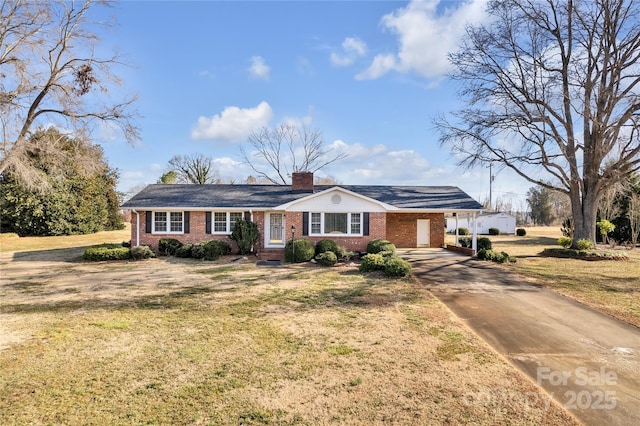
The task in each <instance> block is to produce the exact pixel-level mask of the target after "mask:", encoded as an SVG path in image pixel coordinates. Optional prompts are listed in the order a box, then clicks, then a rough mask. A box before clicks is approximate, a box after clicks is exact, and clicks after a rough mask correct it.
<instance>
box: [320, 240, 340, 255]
mask: <svg viewBox="0 0 640 426" xmlns="http://www.w3.org/2000/svg"><path fill="white" fill-rule="evenodd" d="M337 247H338V243H336V242H335V241H333V240H320V241H318V242H317V243H316V255H318V254H320V253H324V252H326V251H331V252H333V253H335V252H336V249H337Z"/></svg>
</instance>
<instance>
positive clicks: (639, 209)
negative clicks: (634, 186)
mask: <svg viewBox="0 0 640 426" xmlns="http://www.w3.org/2000/svg"><path fill="white" fill-rule="evenodd" d="M628 214H629V227H630V228H631V243H632V245H633V247H634V248H635V246H636V244H637V243H638V236H640V192H635V191H632V192H631V195H630V196H629V208H628Z"/></svg>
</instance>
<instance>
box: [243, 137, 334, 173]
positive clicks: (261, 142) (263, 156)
mask: <svg viewBox="0 0 640 426" xmlns="http://www.w3.org/2000/svg"><path fill="white" fill-rule="evenodd" d="M248 142H249V145H251V147H252V149H253V151H252V152H250V153H249V152H247V151H246V150H245V149H244V148H243V147H241V149H240V153H241V155H242V158H243V159H244V161H245V162H246V163H247V164H249V166H250V167H251V168H252V169H253V171H254V172H255V173H256V174H257V175H258V177H263V178H265V179H268V180H269V182H271V183H274V184H276V185H287V184H289V183H290V175H291V173H293V172H302V171H304V172H316V171H318V170H320V169H322V168H323V167H325V166H327V165H329V164H331V163H333V162H335V161H338V160H341V159H343V158H346V157H347V155H346V154H340V153H339V154H335V155H332V156H330V155H329V153H330V149H328V148H326V147H325V145H324V141H323V139H322V134H321V133H320V132H319V131H317V130H312V129H308V128H307V127H302V128H300V127H298V126H294V125H291V124H282V125H280V126H278V127H276V128H274V129H270V128H268V127H263V128H261V129H260V130H258V131H257V132H254V133H252V134H251V135H250V136H249V141H248ZM256 158H257V159H258V161H255V160H254V159H256ZM261 161H264V162H266V165H265V166H264V167H263V166H262V165H261V164H260V162H261Z"/></svg>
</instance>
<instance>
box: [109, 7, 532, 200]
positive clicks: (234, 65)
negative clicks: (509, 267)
mask: <svg viewBox="0 0 640 426" xmlns="http://www.w3.org/2000/svg"><path fill="white" fill-rule="evenodd" d="M484 5H486V1H484V0H480V1H478V0H475V1H468V2H458V1H455V2H454V1H448V2H438V1H420V2H401V1H349V2H341V1H321V2H320V1H318V2H306V1H282V2H274V1H260V2H245V1H236V2H219V1H199V2H158V1H156V2H142V1H140V2H130V1H126V2H122V3H119V4H117V5H116V6H115V7H114V8H112V9H110V10H109V11H108V13H110V14H112V15H114V16H115V18H116V19H117V21H118V25H117V26H115V27H114V29H113V31H111V32H110V33H108V34H106V35H105V36H104V37H103V43H104V45H105V46H108V47H113V48H116V49H117V50H118V51H119V52H121V53H122V54H123V55H124V58H125V60H126V62H128V63H129V64H131V67H130V68H127V69H124V70H121V72H120V71H119V72H120V75H121V77H122V78H123V80H124V89H125V90H126V91H127V92H129V93H136V94H138V96H139V101H138V104H137V109H138V111H139V113H140V114H141V116H142V117H141V118H140V120H139V125H140V127H141V130H142V141H141V142H140V143H139V144H137V145H136V146H133V147H132V146H131V145H128V144H127V143H126V142H125V141H124V139H122V140H121V139H120V138H118V137H105V138H104V140H102V141H99V142H101V143H102V145H103V147H104V148H105V153H106V156H107V159H108V161H109V163H110V164H111V166H112V167H115V168H117V169H119V170H120V173H121V178H120V183H119V189H120V190H121V191H124V192H126V191H129V190H130V189H131V188H132V187H135V186H137V185H141V184H149V183H155V182H156V181H157V179H158V178H159V177H160V176H161V175H162V173H163V172H165V171H166V170H167V163H168V161H169V159H170V158H171V157H172V156H174V155H178V154H179V155H188V154H196V153H202V154H204V155H207V156H211V157H213V158H215V159H216V166H217V167H218V171H219V173H220V175H221V176H222V177H223V178H227V179H229V178H232V179H235V180H236V181H237V182H241V181H243V180H244V179H246V177H247V176H249V175H250V174H252V172H251V170H250V168H249V167H248V166H247V165H245V164H242V160H241V157H240V146H241V145H242V144H243V143H246V138H247V135H248V134H250V133H251V132H252V131H255V130H257V129H258V128H260V127H262V126H271V127H274V126H277V125H279V124H281V123H284V122H295V123H304V124H306V125H308V126H309V127H311V128H314V129H317V130H319V131H321V132H322V135H323V138H324V141H325V143H326V145H327V146H329V147H332V148H333V149H335V150H338V151H340V152H344V153H346V154H348V158H346V159H344V160H341V161H340V162H337V163H334V164H332V165H331V166H329V167H327V168H326V169H324V170H323V171H321V172H319V173H318V175H329V176H331V177H333V178H334V179H336V180H337V181H338V182H340V183H344V184H381V185H386V184H395V185H457V186H459V187H461V188H462V189H463V190H464V191H466V192H468V193H469V194H470V195H471V196H473V197H474V198H478V199H480V200H482V199H484V198H486V197H488V193H489V172H488V169H486V168H478V169H474V170H464V169H461V168H459V167H458V166H457V165H456V160H455V159H454V158H452V157H451V155H450V153H449V151H448V149H447V148H441V147H440V146H439V143H438V135H437V133H436V132H435V130H434V128H433V118H434V117H435V116H436V115H438V114H442V113H444V114H446V113H447V112H448V111H451V110H453V109H456V108H457V107H459V103H458V101H457V98H456V90H455V89H456V88H455V86H454V85H453V84H452V83H450V82H449V81H448V80H447V79H446V72H447V70H448V62H447V60H446V54H447V52H449V51H452V50H454V49H455V47H456V46H457V43H458V42H459V40H460V37H461V36H462V34H463V28H464V25H465V24H466V23H470V22H479V21H481V20H482V19H484V14H483V7H484ZM530 186H532V185H531V184H529V183H528V182H526V181H524V180H522V179H520V178H517V177H515V176H513V175H512V174H510V173H508V172H507V171H501V172H499V173H497V176H496V179H495V181H494V188H493V190H494V197H495V196H503V197H505V198H515V197H520V198H523V197H524V195H525V193H526V190H527V188H529V187H530Z"/></svg>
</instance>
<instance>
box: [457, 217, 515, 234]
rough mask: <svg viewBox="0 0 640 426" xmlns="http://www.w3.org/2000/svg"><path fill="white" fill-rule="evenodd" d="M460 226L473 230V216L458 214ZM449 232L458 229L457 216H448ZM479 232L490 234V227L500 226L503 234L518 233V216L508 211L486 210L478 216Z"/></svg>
mask: <svg viewBox="0 0 640 426" xmlns="http://www.w3.org/2000/svg"><path fill="white" fill-rule="evenodd" d="M457 219H458V228H467V229H468V230H469V231H473V218H472V217H471V216H466V215H460V216H458V218H457ZM446 221H447V232H451V233H454V232H455V230H456V218H455V217H448V218H446ZM476 221H477V226H478V228H477V229H478V234H488V233H489V228H498V229H499V230H500V233H501V234H515V233H516V218H515V216H512V215H510V214H508V213H496V212H486V213H482V214H480V215H479V216H477V217H476Z"/></svg>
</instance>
